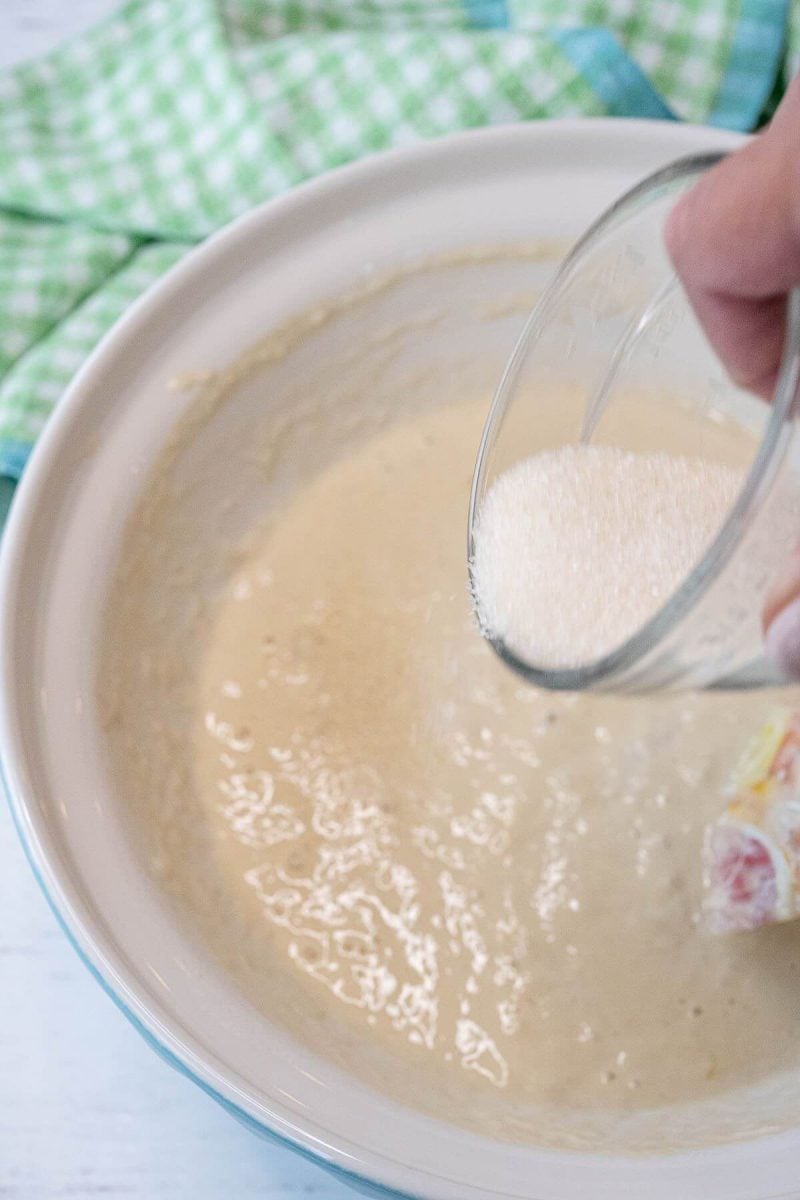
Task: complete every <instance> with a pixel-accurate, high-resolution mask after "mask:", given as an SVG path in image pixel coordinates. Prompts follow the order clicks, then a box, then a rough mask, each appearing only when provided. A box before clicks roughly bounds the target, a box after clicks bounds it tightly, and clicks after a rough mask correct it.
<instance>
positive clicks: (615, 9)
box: [0, 0, 800, 478]
mask: <svg viewBox="0 0 800 1200" xmlns="http://www.w3.org/2000/svg"><path fill="white" fill-rule="evenodd" d="M799 6H800V0H133V2H132V3H128V4H126V5H125V6H124V7H123V8H121V9H120V10H119V11H118V12H117V13H116V14H114V15H113V16H112V17H111V18H110V19H109V20H107V21H106V22H104V23H103V24H101V25H99V26H97V27H95V28H94V29H92V30H90V31H89V32H88V33H86V34H84V35H82V36H80V37H78V38H76V39H74V40H72V41H70V42H68V43H66V44H65V45H63V46H62V47H60V48H59V49H57V50H56V51H55V52H54V53H52V54H50V55H48V56H47V57H45V58H42V59H39V60H37V61H33V62H30V63H26V64H23V65H21V66H18V67H14V68H13V69H11V70H7V71H5V72H3V73H2V74H0V475H4V476H9V477H11V478H16V477H18V476H19V474H20V472H21V471H22V469H23V467H24V464H25V461H26V459H27V456H28V454H29V452H30V449H31V446H32V445H33V443H34V441H35V439H36V437H37V435H38V434H39V432H40V430H41V429H42V426H43V425H44V423H45V421H46V419H47V416H48V414H49V413H50V411H51V410H52V407H53V405H54V404H55V403H56V402H57V401H58V399H59V397H60V396H61V395H62V393H63V391H64V389H65V387H66V385H67V383H68V382H69V380H70V378H71V376H72V375H73V374H74V372H75V371H76V369H77V368H78V367H79V366H80V364H81V362H82V360H83V359H84V358H85V357H86V355H87V354H88V353H89V351H90V350H91V349H92V347H93V346H94V345H95V344H96V343H97V341H98V340H99V338H100V337H101V336H102V334H103V333H104V332H105V331H106V330H107V329H108V328H109V326H110V325H111V324H112V323H113V322H114V321H115V320H116V319H117V317H118V316H119V315H120V314H121V313H122V312H123V311H124V309H125V308H126V307H127V306H128V305H129V304H130V303H131V301H132V300H133V299H134V298H135V297H136V296H138V295H139V294H140V293H141V292H142V291H143V290H144V289H145V288H146V287H147V286H148V285H149V284H151V283H152V282H153V281H154V280H155V279H157V278H158V276H159V275H161V274H162V273H163V272H164V271H166V270H167V269H168V268H169V267H170V266H172V264H173V263H175V262H176V261H177V260H178V259H179V258H180V257H181V255H182V254H184V253H185V252H186V250H187V248H188V247H189V246H191V245H192V244H194V243H196V242H197V241H199V240H201V239H202V238H204V237H206V236H207V235H208V234H210V233H211V232H212V231H213V230H215V229H217V228H219V227H220V226H221V225H224V224H225V223H226V222H227V221H230V220H231V219H232V218H233V217H236V216H237V215H238V214H240V213H242V212H244V211H245V210H246V209H248V208H250V207H251V206H252V205H254V204H257V203H259V202H260V201H262V200H264V199H267V198H268V197H270V196H276V195H278V194H279V193H281V192H284V191H286V190H287V189H288V188H291V187H293V186H294V185H295V184H297V183H299V182H301V181H302V180H304V179H308V178H309V177H310V176H313V175H316V174H318V173H319V172H321V171H325V170H327V169H328V168H330V167H335V166H338V165H340V164H342V163H346V162H350V161H352V160H353V159H356V158H359V157H360V156H362V155H364V154H368V153H370V152H372V151H375V150H382V149H385V148H387V147H391V146H402V145H407V144H408V143H410V142H413V141H415V140H417V139H420V138H430V137H436V136H437V135H439V134H444V133H448V132H450V131H452V130H457V129H464V128H467V127H470V126H476V125H487V124H491V123H498V122H509V121H524V120H531V119H533V118H537V117H568V116H579V115H582V116H594V115H614V116H641V117H657V118H663V119H666V120H674V119H682V120H689V121H697V122H707V123H710V124H717V125H719V126H724V127H727V128H732V129H750V128H753V127H754V126H755V125H756V124H757V123H758V121H759V120H760V119H761V118H762V117H763V116H764V114H765V112H766V110H767V106H768V104H769V103H770V99H771V98H774V97H775V96H776V95H777V94H779V89H780V87H781V85H782V82H783V81H784V80H785V78H786V76H787V75H788V73H789V71H790V70H791V69H792V68H793V67H797V66H800V12H799V11H798V7H799Z"/></svg>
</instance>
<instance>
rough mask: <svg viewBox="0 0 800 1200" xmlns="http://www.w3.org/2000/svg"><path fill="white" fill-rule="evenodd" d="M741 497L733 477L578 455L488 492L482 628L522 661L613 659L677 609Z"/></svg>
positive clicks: (477, 580) (668, 463)
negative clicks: (671, 601) (673, 600)
mask: <svg viewBox="0 0 800 1200" xmlns="http://www.w3.org/2000/svg"><path fill="white" fill-rule="evenodd" d="M740 485H741V474H740V473H739V472H738V471H736V470H734V469H733V468H731V467H726V466H723V465H721V464H718V463H713V462H708V461H706V460H704V459H701V458H689V457H684V456H679V455H671V454H665V453H651V454H639V453H630V452H627V451H624V450H620V449H618V448H617V447H614V446H602V445H596V446H595V445H570V446H564V447H561V448H559V449H557V450H550V451H545V452H543V453H541V454H537V455H534V456H533V457H531V458H528V459H525V460H524V461H523V462H520V463H518V464H517V465H516V466H514V467H512V468H511V469H510V470H509V471H507V472H506V473H505V474H503V475H501V476H500V477H499V479H498V480H497V481H496V482H495V484H494V485H493V486H492V488H491V489H490V491H489V493H488V495H487V497H486V500H485V501H484V504H483V507H482V509H481V512H480V515H479V520H478V524H477V529H476V533H475V542H474V556H473V562H472V580H473V590H474V598H475V606H476V610H477V613H478V618H479V620H480V623H481V627H482V629H483V630H484V632H485V633H487V634H488V635H489V636H490V637H493V638H495V639H499V640H501V641H502V642H504V643H505V645H506V646H507V647H508V648H509V649H510V650H512V651H513V652H514V653H515V654H516V655H517V656H518V657H520V658H522V659H523V660H524V661H526V662H528V663H530V664H535V665H539V666H543V667H576V666H580V665H582V664H586V663H589V662H592V661H593V660H595V659H597V658H599V657H601V656H602V655H604V654H607V653H609V652H610V651H612V650H614V649H616V648H617V647H618V646H620V645H621V644H622V642H624V641H625V640H626V639H627V638H628V637H630V636H631V635H632V634H633V633H635V632H636V630H637V629H638V628H639V627H640V626H641V625H642V624H643V622H644V621H646V620H647V619H648V618H649V617H651V616H652V615H653V614H654V613H655V611H656V610H657V609H658V608H659V607H660V606H661V605H662V604H663V603H664V602H665V601H666V600H667V599H668V597H669V596H670V594H671V593H672V592H673V591H674V590H675V588H676V587H677V586H678V585H679V584H680V583H681V581H682V580H683V579H684V578H685V576H686V574H687V572H688V571H690V570H691V568H692V567H693V566H694V565H695V564H696V563H697V562H698V560H699V559H700V557H701V556H702V553H703V551H704V550H705V549H706V547H707V546H708V544H709V542H710V541H711V540H712V538H713V537H714V535H715V533H716V532H717V531H718V529H719V528H720V526H721V524H722V522H723V520H724V518H725V515H726V512H727V510H728V509H729V508H730V505H731V504H732V502H733V500H734V499H735V497H736V493H737V491H738V489H739V487H740Z"/></svg>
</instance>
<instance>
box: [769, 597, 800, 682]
mask: <svg viewBox="0 0 800 1200" xmlns="http://www.w3.org/2000/svg"><path fill="white" fill-rule="evenodd" d="M764 645H765V649H766V652H767V655H768V657H769V658H771V659H772V661H773V662H774V663H775V665H776V666H777V667H779V668H780V669H781V671H783V673H784V675H786V676H787V677H788V678H789V679H800V598H798V599H797V600H792V602H791V604H787V605H786V607H785V608H782V609H781V611H780V612H779V613H778V615H777V616H776V617H773V619H772V621H771V623H770V626H769V629H768V630H767V634H766V638H765V639H764Z"/></svg>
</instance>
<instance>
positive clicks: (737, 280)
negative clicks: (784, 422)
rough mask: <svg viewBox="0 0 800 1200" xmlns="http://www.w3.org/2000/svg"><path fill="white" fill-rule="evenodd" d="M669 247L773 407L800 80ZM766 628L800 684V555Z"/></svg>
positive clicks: (796, 231)
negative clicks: (762, 130) (769, 122)
mask: <svg viewBox="0 0 800 1200" xmlns="http://www.w3.org/2000/svg"><path fill="white" fill-rule="evenodd" d="M666 242H667V250H668V251H669V255H670V257H671V259H672V261H673V263H674V265H675V269H676V271H677V272H678V275H679V277H680V279H681V282H682V283H683V286H684V288H685V289H686V293H687V295H688V297H689V301H690V303H691V305H692V307H693V309H694V311H695V312H696V314H697V316H698V319H699V320H700V323H701V324H702V326H703V328H704V329H705V332H706V334H707V336H708V339H709V341H710V342H711V344H712V346H713V347H714V349H715V350H716V352H717V354H718V355H719V357H720V359H721V360H722V362H723V364H724V365H725V367H726V369H727V371H728V374H729V375H730V377H731V379H733V381H734V382H735V383H736V384H738V386H739V387H742V388H745V389H746V390H748V391H752V392H755V393H757V394H758V395H760V396H763V397H764V398H765V399H770V398H771V396H772V392H773V389H774V386H775V381H776V379H777V374H778V368H779V365H780V358H781V351H782V348H783V338H784V326H785V317H786V299H787V296H788V293H789V291H790V290H791V289H792V288H794V287H798V286H800V76H798V77H797V78H796V79H795V80H794V82H793V83H792V85H791V87H790V88H789V90H788V92H787V93H786V96H785V97H784V100H783V103H782V104H781V106H780V108H779V109H778V111H777V113H776V114H775V118H774V120H773V121H772V123H771V124H770V125H769V127H768V128H767V129H766V130H764V132H763V133H760V134H759V135H758V136H757V137H756V138H755V139H754V140H753V141H752V142H750V143H749V144H748V145H747V146H745V147H744V148H743V149H742V150H739V151H738V152H737V153H736V154H733V155H731V157H730V158H727V159H725V160H724V161H723V162H722V163H720V164H719V166H717V167H715V168H714V169H713V170H712V171H709V173H708V174H707V175H705V176H704V177H703V178H702V179H701V180H700V182H699V183H698V184H697V185H696V186H695V187H694V188H693V189H692V190H691V191H690V192H689V193H687V195H686V196H684V197H683V198H682V199H681V200H680V201H679V202H678V204H677V205H676V206H675V208H674V209H673V211H672V213H671V214H670V216H669V219H668V221H667V228H666ZM763 624H764V630H765V633H766V649H767V653H768V654H769V655H770V656H771V657H772V658H773V659H774V660H775V661H776V662H777V664H778V665H779V666H780V667H781V668H782V670H783V671H784V672H785V673H786V674H787V675H788V676H789V677H790V678H792V679H798V680H800V551H798V553H797V554H796V555H795V556H794V557H793V559H792V561H791V562H790V563H788V564H787V566H786V572H785V575H784V577H783V578H781V580H780V581H778V582H777V583H776V585H775V586H774V587H773V589H772V591H771V592H770V595H769V596H768V598H767V601H766V604H765V606H764V612H763Z"/></svg>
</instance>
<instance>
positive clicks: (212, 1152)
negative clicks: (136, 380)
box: [0, 0, 354, 1200]
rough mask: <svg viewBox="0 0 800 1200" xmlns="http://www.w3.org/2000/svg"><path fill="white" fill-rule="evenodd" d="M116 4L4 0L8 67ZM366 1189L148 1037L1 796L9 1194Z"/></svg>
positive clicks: (3, 1093) (87, 1197) (203, 1197)
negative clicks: (178, 1064)
mask: <svg viewBox="0 0 800 1200" xmlns="http://www.w3.org/2000/svg"><path fill="white" fill-rule="evenodd" d="M191 2H192V0H176V3H191ZM113 7H114V0H0V66H7V65H9V64H10V63H13V62H17V61H19V60H21V59H24V58H29V57H31V56H34V55H37V54H41V53H44V52H46V51H47V50H48V49H50V48H51V47H52V46H53V45H55V44H56V43H57V42H58V41H59V40H61V39H62V38H63V37H66V36H68V35H69V34H72V33H75V32H78V31H79V30H80V29H83V28H85V27H86V26H88V25H90V24H91V23H92V22H93V21H96V20H97V19H98V18H99V17H101V16H103V15H104V14H106V13H107V12H109V11H111V10H112V9H113ZM353 1195H354V1193H353V1192H351V1191H350V1190H349V1189H347V1188H345V1187H344V1186H343V1185H341V1184H339V1183H337V1182H335V1181H334V1180H332V1179H329V1178H328V1176H327V1175H326V1174H325V1173H324V1172H323V1171H321V1170H320V1169H319V1168H317V1167H314V1166H312V1165H310V1164H308V1163H306V1162H304V1161H303V1160H301V1159H299V1158H298V1157H296V1156H295V1155H294V1154H291V1153H290V1152H289V1151H287V1150H282V1149H280V1148H277V1147H273V1146H271V1145H269V1144H268V1143H265V1142H262V1141H260V1140H259V1139H258V1138H257V1137H255V1136H254V1135H253V1134H251V1133H248V1132H247V1131H246V1130H245V1129H243V1128H241V1127H240V1126H239V1125H238V1124H237V1122H236V1121H234V1120H233V1119H232V1118H231V1117H229V1116H228V1115H227V1114H226V1113H224V1112H223V1111H222V1109H220V1108H219V1107H218V1106H217V1105H216V1104H215V1103H214V1101H212V1100H210V1099H208V1097H206V1096H204V1095H203V1094H202V1093H201V1092H200V1091H199V1089H198V1088H196V1087H195V1086H194V1085H193V1084H191V1083H189V1081H188V1080H186V1079H183V1078H182V1077H181V1076H179V1075H178V1074H177V1072H175V1071H173V1070H172V1069H171V1068H169V1067H167V1066H166V1065H165V1064H164V1063H162V1062H161V1061H160V1059H158V1058H157V1057H156V1055H155V1054H154V1053H153V1052H152V1051H151V1050H150V1049H149V1048H148V1047H147V1046H146V1045H145V1043H144V1042H143V1041H142V1040H141V1038H140V1037H139V1035H138V1034H137V1033H136V1032H135V1031H134V1030H133V1029H132V1028H131V1026H129V1025H128V1023H127V1021H126V1020H125V1019H124V1017H122V1016H121V1014H120V1013H118V1012H117V1010H116V1008H115V1007H114V1005H113V1004H112V1002H111V1001H110V1000H109V999H108V998H107V997H106V996H105V995H104V994H103V993H102V992H101V990H100V988H99V987H98V986H97V984H96V983H95V982H94V980H92V979H91V977H90V976H89V973H88V972H87V970H86V969H85V967H84V966H83V965H82V964H81V963H80V961H79V960H78V958H77V956H76V954H75V952H74V951H73V949H72V948H71V946H69V944H68V943H67V941H66V939H65V937H64V935H63V934H62V933H61V930H60V929H59V928H58V926H57V924H56V921H55V919H54V918H53V916H52V914H51V913H50V911H49V909H48V907H47V905H46V903H45V901H44V899H43V898H42V896H41V894H40V893H39V890H38V887H37V885H36V884H35V882H34V880H33V877H32V875H31V873H30V870H29V868H28V865H27V863H26V862H25V859H24V856H23V853H22V850H21V847H20V845H19V844H18V841H17V838H16V834H15V832H14V829H13V828H12V825H11V819H10V816H9V814H8V811H7V810H6V807H5V804H4V802H3V801H2V800H0V1197H1V1198H2V1200H56V1198H61V1200H67V1198H69V1200H92V1198H96V1197H102V1200H118V1198H119V1200H139V1198H141V1200H184V1198H185V1200H255V1198H256V1197H258V1200H297V1198H299V1197H312V1198H313V1200H347V1198H349V1197H352V1196H353Z"/></svg>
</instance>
